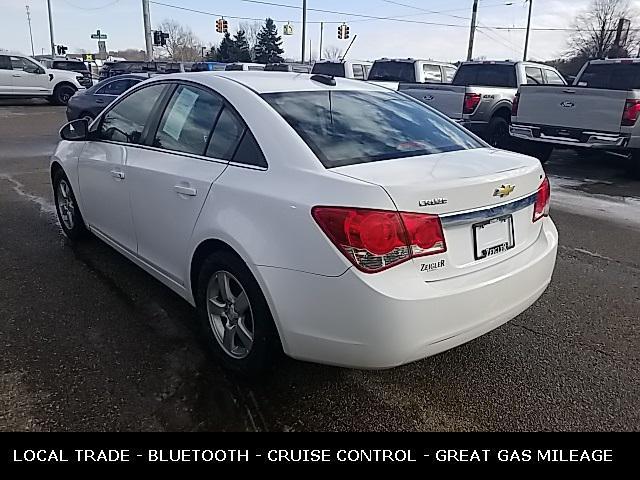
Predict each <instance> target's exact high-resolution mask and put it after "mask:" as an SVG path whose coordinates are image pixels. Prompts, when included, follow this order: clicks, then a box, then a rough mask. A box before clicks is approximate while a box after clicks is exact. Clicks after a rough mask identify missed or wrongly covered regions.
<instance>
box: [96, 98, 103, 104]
mask: <svg viewBox="0 0 640 480" xmlns="http://www.w3.org/2000/svg"><path fill="white" fill-rule="evenodd" d="M96 103H101V104H102V103H104V100H102V99H101V98H98V99H96Z"/></svg>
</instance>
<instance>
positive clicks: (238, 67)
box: [224, 63, 243, 72]
mask: <svg viewBox="0 0 640 480" xmlns="http://www.w3.org/2000/svg"><path fill="white" fill-rule="evenodd" d="M224 69H225V70H226V71H227V72H235V71H238V70H243V66H242V65H241V64H239V63H231V64H229V65H227V66H226V67H224Z"/></svg>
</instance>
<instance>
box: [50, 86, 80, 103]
mask: <svg viewBox="0 0 640 480" xmlns="http://www.w3.org/2000/svg"><path fill="white" fill-rule="evenodd" d="M76 90H77V89H76V88H75V87H74V86H73V85H67V84H62V85H58V86H57V87H56V88H54V89H53V95H52V96H51V97H49V101H50V102H51V103H53V104H54V105H66V104H67V103H69V99H70V98H71V97H72V96H73V94H74V93H76Z"/></svg>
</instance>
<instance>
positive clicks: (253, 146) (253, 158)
mask: <svg viewBox="0 0 640 480" xmlns="http://www.w3.org/2000/svg"><path fill="white" fill-rule="evenodd" d="M232 160H233V161H234V162H236V163H244V164H245V165H254V166H256V167H265V168H266V167H267V160H266V159H265V158H264V155H263V154H262V150H260V147H259V146H258V142H256V139H255V137H254V136H253V134H252V133H251V132H250V131H249V129H245V131H244V135H243V137H242V140H241V141H240V145H238V148H237V149H236V153H235V154H234V156H233V158H232Z"/></svg>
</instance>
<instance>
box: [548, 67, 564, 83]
mask: <svg viewBox="0 0 640 480" xmlns="http://www.w3.org/2000/svg"><path fill="white" fill-rule="evenodd" d="M544 73H545V74H546V76H547V83H548V84H550V85H566V82H565V81H564V79H563V78H562V77H561V76H560V75H558V74H557V73H556V72H554V71H553V70H545V71H544Z"/></svg>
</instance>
